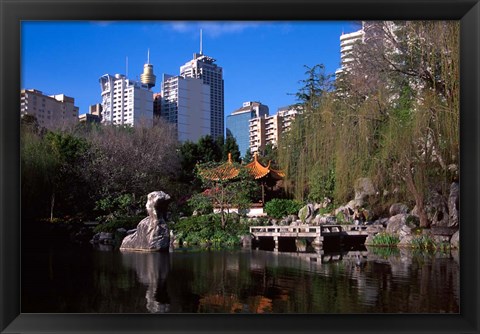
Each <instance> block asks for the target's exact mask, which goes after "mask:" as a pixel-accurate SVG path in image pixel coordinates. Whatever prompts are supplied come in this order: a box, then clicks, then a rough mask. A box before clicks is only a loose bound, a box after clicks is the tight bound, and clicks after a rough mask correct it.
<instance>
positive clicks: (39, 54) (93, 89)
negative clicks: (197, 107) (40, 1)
mask: <svg viewBox="0 0 480 334" xmlns="http://www.w3.org/2000/svg"><path fill="white" fill-rule="evenodd" d="M200 29H202V31H203V43H202V44H203V50H202V51H203V53H204V54H205V55H208V56H210V57H212V58H214V59H216V60H217V62H216V63H217V64H218V65H219V66H221V67H222V68H223V69H224V80H225V114H224V116H225V117H227V116H228V115H230V114H231V112H233V111H234V110H236V109H238V108H239V107H240V106H241V105H242V103H243V102H245V101H259V102H262V103H263V104H266V105H268V106H269V108H270V113H271V114H275V113H276V112H277V109H278V108H280V107H284V106H286V105H290V104H293V103H295V102H296V100H295V96H294V94H295V93H296V92H297V91H298V88H299V87H300V83H299V81H300V80H302V79H303V78H304V72H305V67H304V65H306V66H314V65H315V64H320V63H322V64H324V65H325V67H326V72H327V73H329V74H333V73H334V72H335V70H336V69H338V67H339V66H340V42H339V38H340V36H341V34H342V33H348V32H351V31H355V30H357V29H358V24H356V23H354V22H344V21H342V22H340V21H338V22H335V21H332V22H327V21H317V22H288V21H285V22H223V23H219V22H205V21H202V22H194V21H191V22H167V21H162V22H133V21H132V22H99V21H98V22H87V21H85V22H47V21H44V22H29V21H27V22H23V23H22V50H21V54H22V58H21V60H22V63H21V65H22V67H21V87H22V88H25V89H38V90H41V91H43V92H44V93H45V94H51V95H54V94H65V95H68V96H72V97H73V98H75V104H76V105H77V106H79V108H80V114H84V113H86V112H88V107H89V106H90V105H92V104H96V103H100V102H101V89H100V85H99V82H98V78H99V77H100V76H102V75H104V74H113V75H114V74H117V73H119V74H125V75H127V77H128V78H130V79H132V80H140V75H141V73H142V71H143V66H144V64H145V63H146V62H147V57H148V55H147V52H148V50H149V53H150V54H149V58H150V63H151V64H152V65H153V69H154V73H155V75H156V76H157V78H161V77H162V75H163V74H172V75H178V74H180V73H179V68H180V66H181V65H183V64H185V62H187V61H188V60H189V59H191V57H192V54H193V53H197V52H199V51H200V48H201V46H200ZM49 37H50V38H49ZM160 86H161V85H160V82H159V80H157V84H156V86H155V87H153V88H152V91H153V92H155V93H157V92H160Z"/></svg>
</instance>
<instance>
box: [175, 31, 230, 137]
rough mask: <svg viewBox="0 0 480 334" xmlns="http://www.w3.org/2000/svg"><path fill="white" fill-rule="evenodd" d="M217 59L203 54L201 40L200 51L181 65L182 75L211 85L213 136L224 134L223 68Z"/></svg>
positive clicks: (211, 124)
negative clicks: (217, 62)
mask: <svg viewBox="0 0 480 334" xmlns="http://www.w3.org/2000/svg"><path fill="white" fill-rule="evenodd" d="M200 39H201V38H200ZM215 61H216V60H215V59H213V58H211V57H208V56H205V55H204V54H203V52H202V43H201V42H200V53H194V54H193V59H192V60H190V61H189V62H187V63H186V64H185V65H183V66H181V67H180V75H181V76H182V77H185V78H199V79H201V80H202V81H203V83H204V84H206V85H209V86H210V134H211V135H212V137H213V138H216V137H218V136H223V135H224V93H223V91H224V82H223V69H222V68H221V67H219V66H218V65H216V64H214V63H215Z"/></svg>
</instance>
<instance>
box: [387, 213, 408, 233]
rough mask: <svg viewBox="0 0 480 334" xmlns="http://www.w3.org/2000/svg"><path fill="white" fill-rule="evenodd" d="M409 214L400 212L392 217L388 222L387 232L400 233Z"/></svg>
mask: <svg viewBox="0 0 480 334" xmlns="http://www.w3.org/2000/svg"><path fill="white" fill-rule="evenodd" d="M406 221H407V215H406V214H398V215H395V216H393V217H390V219H389V220H388V222H387V229H386V232H387V233H389V234H398V233H399V232H400V230H401V229H402V227H404V226H406V225H405V224H406Z"/></svg>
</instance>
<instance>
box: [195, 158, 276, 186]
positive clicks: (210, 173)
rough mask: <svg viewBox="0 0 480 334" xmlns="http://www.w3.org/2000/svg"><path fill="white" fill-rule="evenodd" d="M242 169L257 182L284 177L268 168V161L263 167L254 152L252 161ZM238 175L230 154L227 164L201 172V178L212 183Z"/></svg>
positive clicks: (238, 171)
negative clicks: (269, 177) (265, 178)
mask: <svg viewBox="0 0 480 334" xmlns="http://www.w3.org/2000/svg"><path fill="white" fill-rule="evenodd" d="M244 168H246V169H247V170H248V172H249V173H250V175H252V176H253V178H254V179H255V180H259V179H261V178H264V177H266V176H268V175H270V176H271V177H273V178H274V179H277V180H281V179H283V178H284V177H285V173H284V172H283V171H281V170H275V169H272V168H270V161H269V162H268V165H267V166H263V165H262V164H261V163H260V162H259V161H258V158H257V153H256V152H255V154H254V156H253V161H252V162H250V163H248V164H247V165H245V167H244ZM239 173H240V170H239V169H238V168H237V167H235V166H234V164H233V162H232V155H231V153H229V154H228V160H227V162H225V163H223V164H221V165H220V166H217V167H214V168H212V169H206V170H203V171H202V175H203V177H205V178H207V179H209V180H212V181H218V180H229V179H233V178H235V177H237V176H238V174H239Z"/></svg>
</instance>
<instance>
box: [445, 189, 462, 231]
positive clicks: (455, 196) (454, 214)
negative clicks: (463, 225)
mask: <svg viewBox="0 0 480 334" xmlns="http://www.w3.org/2000/svg"><path fill="white" fill-rule="evenodd" d="M459 202H460V187H459V185H458V183H457V182H453V183H452V184H451V185H450V195H449V196H448V214H449V222H448V226H449V227H457V226H458V210H459Z"/></svg>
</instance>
